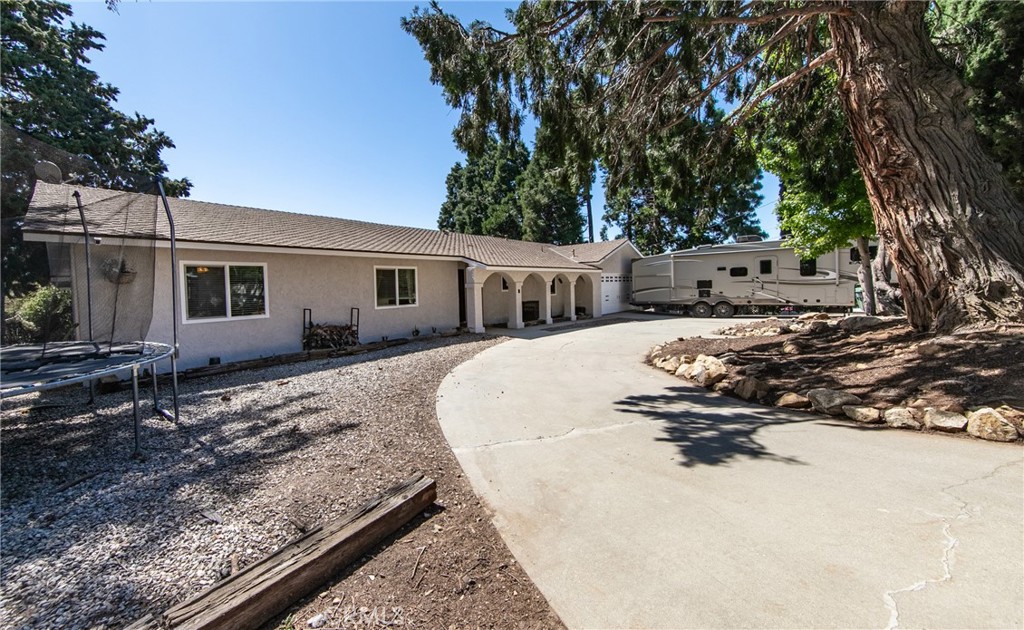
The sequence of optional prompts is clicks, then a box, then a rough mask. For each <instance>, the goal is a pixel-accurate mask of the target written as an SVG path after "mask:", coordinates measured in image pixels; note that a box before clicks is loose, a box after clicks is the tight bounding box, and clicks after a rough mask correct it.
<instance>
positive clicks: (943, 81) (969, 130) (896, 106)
mask: <svg viewBox="0 0 1024 630" xmlns="http://www.w3.org/2000/svg"><path fill="white" fill-rule="evenodd" d="M843 4H845V5H846V6H847V7H848V8H849V9H850V12H851V13H850V14H849V15H831V16H830V17H829V30H830V32H831V35H832V41H833V43H834V46H835V49H836V51H837V62H838V67H839V93H840V98H841V101H842V103H843V108H844V110H845V111H846V114H847V116H848V119H849V123H850V131H851V133H852V134H853V138H854V144H855V149H856V154H857V162H858V165H859V166H860V169H861V172H862V173H863V174H864V181H865V184H866V185H867V190H868V197H869V198H870V200H871V205H872V211H873V214H874V218H875V223H876V225H877V226H878V230H879V234H880V235H881V236H882V237H884V239H885V241H886V243H887V244H888V247H889V254H890V257H891V259H892V262H893V264H894V268H895V270H896V274H897V277H898V279H899V283H900V287H901V288H902V292H903V297H904V303H905V305H906V309H907V317H908V320H909V321H910V323H911V325H913V326H914V327H915V328H917V329H920V330H933V331H936V332H946V331H950V330H953V329H955V328H958V327H961V326H965V325H970V324H979V323H990V322H999V321H1016V322H1019V321H1022V320H1024V209H1022V207H1021V204H1020V202H1019V201H1018V200H1017V199H1016V198H1015V197H1014V196H1013V194H1012V193H1011V191H1010V188H1009V186H1008V185H1007V183H1006V181H1005V179H1004V178H1003V177H1002V175H1001V174H1000V172H999V167H998V165H997V164H996V163H995V162H994V161H993V160H991V159H990V158H989V157H988V156H987V155H985V154H984V152H983V151H982V149H981V146H980V144H979V142H978V137H977V134H976V132H975V129H974V123H973V121H972V120H971V117H970V115H969V113H968V111H967V107H966V96H967V89H966V88H965V87H964V86H963V84H962V83H961V82H960V80H959V78H958V77H957V76H956V73H955V72H954V70H953V69H952V68H950V67H949V66H947V65H946V64H945V62H944V61H943V60H942V59H941V58H940V56H939V54H938V52H937V51H936V50H935V47H934V46H933V45H932V43H931V40H930V39H929V37H928V33H927V31H926V29H925V24H924V14H925V11H926V8H927V3H924V2H844V3H843Z"/></svg>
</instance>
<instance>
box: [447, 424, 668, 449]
mask: <svg viewBox="0 0 1024 630" xmlns="http://www.w3.org/2000/svg"><path fill="white" fill-rule="evenodd" d="M652 422H663V421H662V420H654V419H652V420H634V421H632V422H620V423H618V424H609V425H606V426H603V427H594V428H592V429H580V428H578V427H571V428H570V429H569V430H568V431H565V432H564V433H558V434H556V435H538V436H537V437H532V438H513V439H510V440H503V441H500V442H489V443H487V444H479V445H477V446H460V447H458V448H453V449H452V451H454V452H456V453H464V452H469V451H478V450H491V449H494V448H502V447H506V446H521V445H524V444H543V443H546V442H557V441H559V440H564V439H566V438H568V437H576V436H583V435H593V434H596V433H605V432H608V431H614V430H616V429H624V428H627V427H631V426H635V425H638V424H650V423H652Z"/></svg>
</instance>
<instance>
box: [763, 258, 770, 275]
mask: <svg viewBox="0 0 1024 630" xmlns="http://www.w3.org/2000/svg"><path fill="white" fill-rule="evenodd" d="M760 266H761V273H762V274H764V275H767V274H770V273H771V272H772V261H770V260H762V261H760Z"/></svg>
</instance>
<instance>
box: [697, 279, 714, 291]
mask: <svg viewBox="0 0 1024 630" xmlns="http://www.w3.org/2000/svg"><path fill="white" fill-rule="evenodd" d="M697 288H698V289H710V288H711V281H710V280H698V281H697Z"/></svg>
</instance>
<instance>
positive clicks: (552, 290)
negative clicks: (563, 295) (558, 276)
mask: <svg viewBox="0 0 1024 630" xmlns="http://www.w3.org/2000/svg"><path fill="white" fill-rule="evenodd" d="M555 282H557V280H552V281H551V295H555V294H556V293H558V287H557V286H555Z"/></svg>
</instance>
